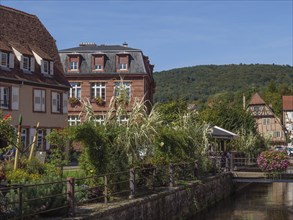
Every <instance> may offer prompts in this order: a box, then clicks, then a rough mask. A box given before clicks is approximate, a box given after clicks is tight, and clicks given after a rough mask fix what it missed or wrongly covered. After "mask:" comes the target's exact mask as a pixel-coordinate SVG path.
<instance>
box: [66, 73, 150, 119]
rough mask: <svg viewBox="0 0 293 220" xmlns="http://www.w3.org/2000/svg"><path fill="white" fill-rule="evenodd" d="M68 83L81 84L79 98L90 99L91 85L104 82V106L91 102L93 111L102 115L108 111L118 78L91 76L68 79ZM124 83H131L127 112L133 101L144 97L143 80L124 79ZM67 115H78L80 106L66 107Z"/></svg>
mask: <svg viewBox="0 0 293 220" xmlns="http://www.w3.org/2000/svg"><path fill="white" fill-rule="evenodd" d="M68 81H69V82H81V97H82V98H88V99H90V94H91V83H93V82H105V83H106V100H105V101H106V103H105V105H104V106H100V105H97V104H96V103H95V102H94V101H93V100H90V101H91V104H92V107H93V110H94V111H95V112H97V113H98V114H103V113H105V112H106V111H108V110H109V109H110V106H109V105H110V102H111V99H112V97H113V96H114V83H115V82H120V78H119V76H116V77H115V78H114V77H113V76H107V77H103V78H99V77H95V76H92V77H90V78H88V79H82V78H78V77H74V78H71V77H70V78H68ZM123 81H124V82H130V83H131V99H130V103H129V105H128V110H131V106H132V105H133V103H134V100H135V99H138V100H140V99H142V98H143V97H144V93H145V91H144V80H143V77H124V80H123ZM68 110H69V115H70V114H74V115H76V114H78V113H80V112H81V111H82V107H81V106H75V107H72V106H70V105H69V107H68Z"/></svg>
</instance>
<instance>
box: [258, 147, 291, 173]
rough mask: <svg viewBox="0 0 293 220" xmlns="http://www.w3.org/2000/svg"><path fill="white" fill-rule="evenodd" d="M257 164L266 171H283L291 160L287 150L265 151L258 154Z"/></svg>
mask: <svg viewBox="0 0 293 220" xmlns="http://www.w3.org/2000/svg"><path fill="white" fill-rule="evenodd" d="M257 164H258V166H259V167H260V169H261V170H262V171H264V172H282V171H285V170H286V169H287V167H288V166H289V161H288V157H287V154H286V153H285V152H280V151H264V152H262V153H261V154H260V155H259V156H258V158H257Z"/></svg>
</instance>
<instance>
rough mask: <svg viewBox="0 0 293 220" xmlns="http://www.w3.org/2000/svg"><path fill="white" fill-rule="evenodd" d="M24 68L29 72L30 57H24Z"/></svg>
mask: <svg viewBox="0 0 293 220" xmlns="http://www.w3.org/2000/svg"><path fill="white" fill-rule="evenodd" d="M22 68H23V69H24V70H29V68H30V59H29V57H25V56H24V57H23V64H22Z"/></svg>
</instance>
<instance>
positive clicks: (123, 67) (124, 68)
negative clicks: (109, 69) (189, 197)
mask: <svg viewBox="0 0 293 220" xmlns="http://www.w3.org/2000/svg"><path fill="white" fill-rule="evenodd" d="M119 70H127V63H119Z"/></svg>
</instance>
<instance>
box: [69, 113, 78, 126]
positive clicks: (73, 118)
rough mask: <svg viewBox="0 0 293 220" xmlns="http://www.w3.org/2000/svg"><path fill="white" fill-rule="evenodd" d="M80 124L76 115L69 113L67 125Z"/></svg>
mask: <svg viewBox="0 0 293 220" xmlns="http://www.w3.org/2000/svg"><path fill="white" fill-rule="evenodd" d="M79 124H80V118H79V117H78V116H77V115H70V116H68V125H69V126H74V125H79Z"/></svg>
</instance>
